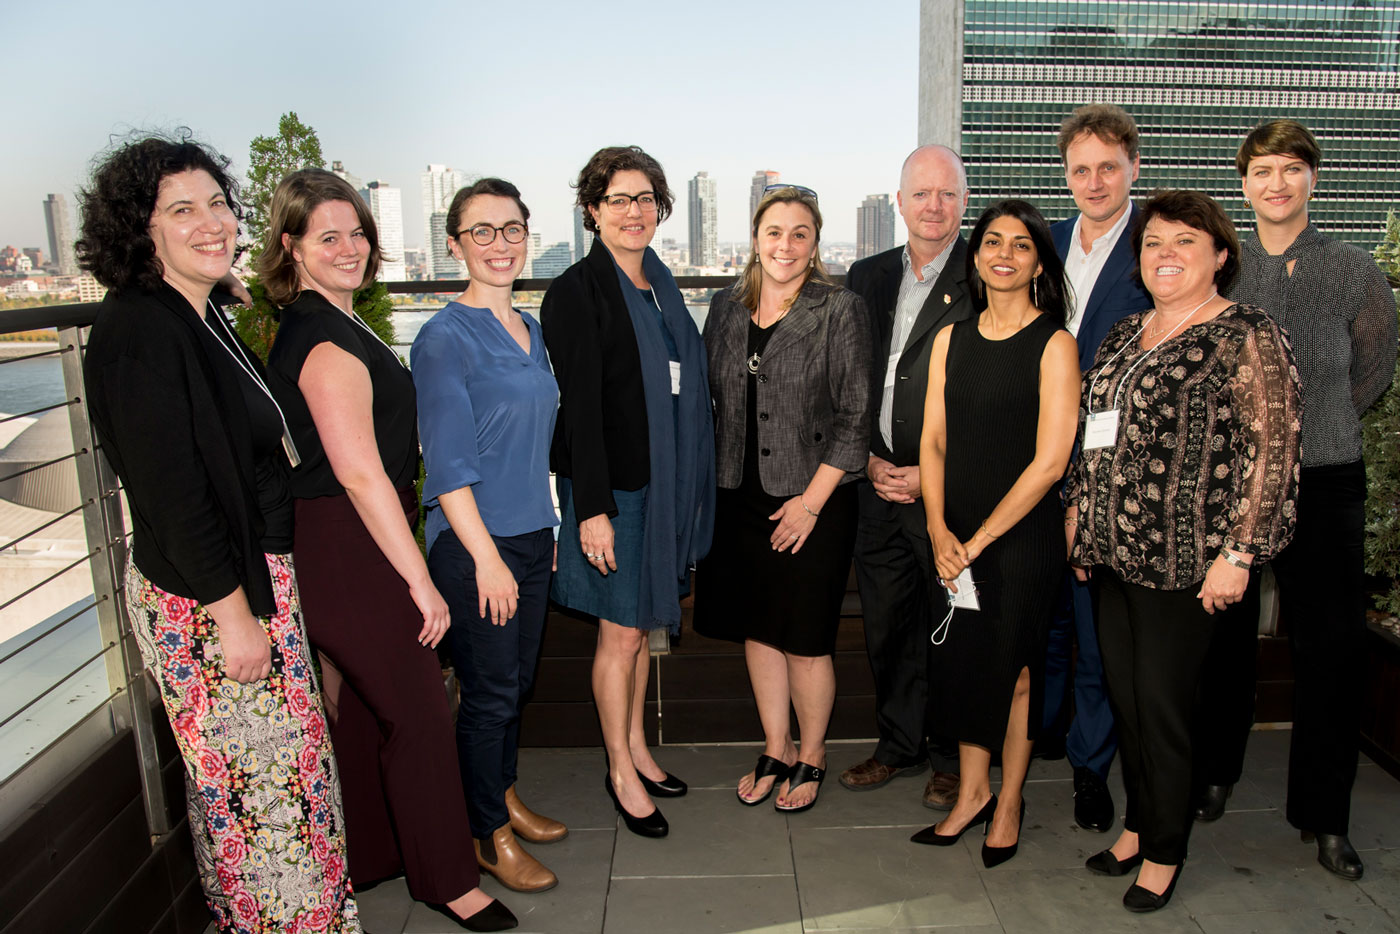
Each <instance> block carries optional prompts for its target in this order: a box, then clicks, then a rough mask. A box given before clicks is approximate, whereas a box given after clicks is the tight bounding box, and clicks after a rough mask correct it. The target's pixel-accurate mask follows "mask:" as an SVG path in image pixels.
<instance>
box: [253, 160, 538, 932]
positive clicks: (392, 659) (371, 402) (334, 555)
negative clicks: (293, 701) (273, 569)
mask: <svg viewBox="0 0 1400 934" xmlns="http://www.w3.org/2000/svg"><path fill="white" fill-rule="evenodd" d="M270 214H271V220H270V223H269V224H268V232H267V241H266V242H265V244H264V247H263V252H262V254H261V255H260V256H259V257H258V271H259V272H260V273H261V275H262V281H263V285H264V286H265V287H266V289H267V295H268V298H269V299H271V300H272V301H273V302H274V303H276V304H277V305H279V306H280V307H281V309H282V322H281V326H280V327H279V329H278V331H277V338H276V340H275V342H274V343H273V345H272V351H271V353H270V354H269V355H268V370H269V372H270V375H271V377H272V389H273V392H274V394H275V395H276V396H277V398H278V400H279V401H280V402H281V403H282V409H283V411H285V412H286V413H287V420H288V422H289V423H290V425H291V429H292V436H293V438H294V439H295V441H296V444H297V447H298V449H299V450H300V453H301V458H302V463H301V466H300V467H298V468H297V469H296V470H295V471H293V473H292V495H293V496H295V497H296V510H297V516H296V518H297V527H296V543H295V546H294V553H295V554H296V557H297V562H298V564H299V565H301V566H302V567H303V572H302V587H303V592H304V596H305V600H306V620H307V627H308V630H309V631H310V635H311V641H312V643H313V644H314V645H315V646H316V649H317V650H318V651H319V652H321V653H322V654H323V655H324V656H325V657H326V658H328V659H329V660H330V661H331V663H332V664H333V665H334V666H335V668H336V670H337V671H338V672H339V673H340V675H341V676H342V677H343V679H344V680H343V682H342V683H341V684H340V687H339V690H338V692H337V693H336V697H335V699H334V701H333V704H332V706H333V708H334V711H335V714H334V716H335V722H334V724H333V726H332V731H333V736H334V739H335V747H336V757H337V761H338V762H339V763H340V769H341V776H342V779H343V781H344V784H345V803H346V804H345V811H346V820H347V821H348V823H349V826H350V828H351V835H352V836H353V837H354V844H353V847H352V849H351V851H350V858H351V866H350V869H351V875H352V877H353V878H355V879H357V880H359V881H360V884H361V885H363V884H365V883H367V882H371V881H375V880H378V879H383V878H387V877H389V876H393V875H397V874H398V873H400V872H402V873H404V874H405V875H406V876H407V878H408V889H409V892H410V893H412V895H413V897H414V898H416V899H419V900H421V901H424V902H426V903H428V904H429V905H430V906H433V907H434V908H435V909H436V910H438V911H440V912H442V913H443V914H446V915H447V916H448V917H450V918H452V919H454V920H455V921H457V922H458V923H459V924H461V925H462V926H463V927H466V928H467V929H468V930H473V931H499V930H505V929H507V928H512V927H515V925H516V919H515V916H514V915H512V914H511V913H510V911H509V910H508V909H506V908H505V907H504V906H503V905H501V903H500V902H497V901H496V900H494V899H492V898H491V897H490V896H489V895H487V894H486V893H484V892H482V891H481V889H480V888H479V887H478V886H477V882H478V873H477V863H476V856H475V854H474V853H473V852H472V845H471V840H472V837H471V830H470V828H469V826H468V821H467V810H466V801H465V799H464V797H463V794H462V778H461V774H460V770H459V769H458V765H457V756H456V749H455V747H454V744H453V738H452V731H451V722H452V718H451V714H450V713H449V712H448V707H447V695H446V693H445V692H444V691H443V689H442V670H441V668H440V667H439V665H438V660H437V654H436V653H435V652H434V651H433V649H434V648H435V647H436V646H437V644H438V642H439V641H440V640H441V639H442V637H443V635H444V634H445V633H446V631H447V625H448V609H447V604H446V603H445V602H444V601H443V599H442V596H441V595H440V594H439V593H438V591H437V588H435V587H434V586H433V582H432V579H431V578H430V577H429V575H428V566H427V563H426V562H425V561H424V560H423V553H422V552H421V551H419V549H418V543H417V542H416V541H414V538H413V529H412V526H413V522H414V520H415V519H416V518H417V512H418V501H417V496H416V494H415V492H414V489H413V481H414V477H415V476H416V474H417V472H418V436H417V419H416V411H415V396H414V391H413V379H412V377H410V376H409V373H408V368H407V367H405V366H404V365H403V363H402V362H401V361H400V360H399V358H398V355H397V354H395V353H394V351H393V350H392V349H390V348H389V347H388V346H387V345H385V344H384V343H383V342H382V341H381V340H380V339H379V338H378V337H377V336H375V334H374V333H373V332H372V331H371V330H370V329H369V326H368V325H367V324H365V323H364V321H362V320H360V318H359V317H358V316H357V315H356V314H355V312H354V307H353V302H354V295H355V290H356V289H358V288H359V287H360V286H361V285H362V284H363V283H365V282H370V281H373V279H374V275H375V273H376V271H377V270H378V267H379V262H380V252H379V242H378V233H377V232H376V230H375V227H374V218H373V217H372V216H370V213H369V209H368V207H367V206H366V205H365V203H364V201H363V200H362V199H361V198H360V197H359V196H358V195H357V194H356V193H355V190H354V189H353V188H351V187H350V186H349V184H347V183H346V182H345V181H344V180H343V179H341V178H339V177H337V176H336V175H334V174H332V173H330V172H327V171H325V170H324V169H302V170H300V171H298V172H293V173H292V174H291V175H289V176H287V177H286V178H285V179H283V180H282V182H281V184H279V185H278V186H277V190H276V191H274V192H273V195H272V204H271V209H270Z"/></svg>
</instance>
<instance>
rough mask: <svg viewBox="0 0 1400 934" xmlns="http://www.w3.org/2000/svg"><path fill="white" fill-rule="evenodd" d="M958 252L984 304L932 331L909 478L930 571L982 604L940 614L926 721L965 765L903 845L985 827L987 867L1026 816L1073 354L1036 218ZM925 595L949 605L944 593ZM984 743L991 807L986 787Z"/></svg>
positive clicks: (945, 839)
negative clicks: (936, 814) (935, 817)
mask: <svg viewBox="0 0 1400 934" xmlns="http://www.w3.org/2000/svg"><path fill="white" fill-rule="evenodd" d="M967 256H968V267H969V268H968V280H969V281H970V282H972V283H973V289H974V294H975V301H977V303H978V304H981V305H984V306H985V307H984V310H982V311H981V313H980V314H979V315H977V316H976V317H974V318H972V319H971V320H968V321H963V322H959V323H957V324H955V325H952V326H951V327H949V328H944V329H943V330H942V331H940V332H939V334H938V336H937V337H936V338H935V340H934V345H933V353H932V356H931V358H930V362H929V395H928V403H927V408H926V410H925V416H924V433H923V440H922V445H921V448H920V456H919V475H920V480H921V485H922V487H923V494H924V503H925V508H926V509H927V511H928V527H929V537H930V539H931V541H932V542H933V548H934V560H935V562H936V564H937V566H938V573H939V576H940V577H942V578H943V579H944V580H946V581H949V582H952V581H953V580H954V579H955V578H957V577H958V576H959V574H961V573H962V572H963V571H964V570H965V569H969V568H970V569H971V578H972V584H973V586H974V592H975V595H976V598H977V603H978V607H977V609H971V608H964V609H957V610H952V609H951V608H950V611H949V612H950V615H951V618H950V619H949V620H947V621H946V626H945V627H940V628H939V629H938V630H937V631H936V632H935V635H934V638H935V641H936V643H937V644H936V645H935V647H934V650H933V666H932V672H931V675H930V688H931V692H930V693H931V697H930V700H931V703H930V705H929V706H930V712H931V714H932V715H933V718H932V720H931V721H930V723H929V729H930V730H934V731H936V732H938V733H941V734H943V735H945V736H952V737H956V738H957V740H958V753H959V760H960V764H961V770H962V774H961V779H960V785H959V794H958V803H957V805H956V806H955V807H954V808H953V810H952V812H951V813H949V815H948V817H947V818H945V819H944V820H943V821H941V822H940V823H938V824H935V825H934V826H932V827H928V828H926V829H924V830H921V831H919V833H917V834H915V835H914V837H913V840H914V842H916V843H929V844H934V845H937V846H948V845H951V844H952V843H954V842H956V841H957V840H958V838H959V837H961V836H962V834H963V832H964V831H965V830H966V829H967V828H968V827H971V826H973V825H974V824H982V825H984V827H986V828H987V830H985V831H984V832H985V833H987V843H986V844H984V845H983V847H982V861H983V863H984V864H986V865H987V866H988V867H991V866H995V865H997V864H998V863H1001V862H1005V861H1006V860H1008V859H1010V858H1011V857H1012V856H1014V855H1015V853H1016V847H1017V845H1018V843H1019V841H1020V825H1021V820H1022V818H1023V816H1024V813H1025V808H1024V806H1023V805H1022V802H1021V786H1022V784H1023V783H1024V781H1025V777H1026V770H1027V767H1028V766H1029V764H1030V752H1031V739H1032V737H1031V735H1030V732H1029V730H1030V725H1031V724H1039V723H1040V715H1039V711H1038V710H1034V709H1032V708H1033V707H1035V706H1036V705H1037V704H1038V703H1039V702H1040V699H1041V698H1042V696H1043V695H1044V684H1043V676H1044V659H1045V637H1046V633H1047V627H1048V623H1049V620H1050V609H1051V602H1052V599H1053V596H1054V593H1055V588H1056V586H1057V581H1058V580H1059V579H1060V575H1061V574H1062V573H1063V570H1064V562H1065V554H1066V553H1065V539H1064V535H1063V533H1062V531H1061V526H1060V520H1061V515H1060V504H1059V497H1058V495H1057V493H1056V488H1057V484H1058V483H1059V481H1060V478H1061V477H1062V476H1063V474H1064V471H1065V465H1066V464H1067V463H1068V461H1069V455H1070V449H1071V447H1072V446H1073V444H1074V434H1075V425H1076V420H1077V416H1078V393H1079V363H1078V351H1077V347H1076V345H1075V342H1074V338H1073V337H1071V336H1070V334H1069V332H1068V331H1066V330H1065V329H1064V322H1065V318H1066V311H1067V309H1066V302H1065V299H1064V269H1063V266H1062V265H1061V263H1060V260H1059V257H1058V256H1057V254H1056V253H1055V249H1054V246H1053V244H1052V241H1051V238H1050V230H1049V227H1048V226H1046V223H1045V219H1044V218H1043V217H1041V215H1040V212H1039V211H1037V210H1036V209H1035V208H1034V207H1033V206H1031V205H1030V204H1028V203H1026V202H1024V201H1015V200H1012V201H1002V202H1000V203H998V204H994V205H992V206H991V207H990V208H988V209H987V210H986V211H985V212H984V213H983V214H982V216H981V217H980V218H979V219H978V221H977V225H976V227H974V228H973V231H972V236H971V238H970V241H969V246H968V251H967ZM965 581H966V578H964V582H965ZM953 586H954V587H956V586H957V585H953ZM965 586H966V583H964V587H965ZM964 596H965V593H964ZM933 599H934V605H935V606H939V605H943V604H945V603H946V600H945V598H944V594H943V593H942V592H941V591H940V592H938V593H935V594H934V595H933ZM995 747H1000V748H1001V751H1002V785H1001V797H1000V802H998V797H997V796H996V795H995V794H993V793H992V790H991V779H990V769H991V750H992V749H993V748H995Z"/></svg>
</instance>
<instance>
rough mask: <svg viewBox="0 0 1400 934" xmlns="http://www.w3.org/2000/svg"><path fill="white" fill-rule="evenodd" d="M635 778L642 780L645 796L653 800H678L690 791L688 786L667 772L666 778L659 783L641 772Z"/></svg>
mask: <svg viewBox="0 0 1400 934" xmlns="http://www.w3.org/2000/svg"><path fill="white" fill-rule="evenodd" d="M637 777H638V778H640V779H641V780H642V787H643V788H645V789H646V790H647V794H649V795H651V796H652V797H653V798H679V797H680V796H681V795H683V794H685V793H686V792H687V791H689V790H690V786H689V785H687V784H686V783H685V782H683V781H681V780H680V779H679V778H676V776H674V775H672V774H671V773H670V772H667V773H666V777H665V778H663V779H662V780H661V781H659V782H654V781H652V780H651V779H649V778H647V777H646V776H645V775H643V774H642V773H641V772H638V773H637Z"/></svg>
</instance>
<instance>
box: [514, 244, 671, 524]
mask: <svg viewBox="0 0 1400 934" xmlns="http://www.w3.org/2000/svg"><path fill="white" fill-rule="evenodd" d="M540 324H541V325H542V326H543V328H544V344H545V347H546V348H548V350H549V360H550V363H552V364H553V365H554V378H555V379H556V380H558V382H559V417H558V419H557V420H556V421H555V424H554V442H553V444H552V446H551V447H550V452H549V468H550V470H552V471H554V472H555V473H556V474H558V475H560V476H561V477H569V478H570V479H571V480H572V481H573V485H574V512H575V514H576V515H577V516H578V518H579V521H580V522H581V521H583V520H584V519H590V518H592V517H593V516H598V515H607V516H609V517H613V516H616V515H617V504H616V503H615V502H613V495H612V491H613V490H640V489H641V488H642V487H644V486H646V485H647V483H648V482H649V481H650V479H651V455H650V454H649V453H648V452H649V450H650V449H649V448H648V441H649V436H648V432H647V410H646V395H645V393H644V391H643V389H642V358H641V354H640V352H639V351H638V350H637V334H636V332H635V331H634V330H633V329H632V317H631V315H629V314H628V312H627V302H626V300H625V299H624V298H623V297H622V286H620V285H619V284H618V281H617V269H616V267H615V265H614V264H613V259H612V254H611V253H609V252H608V248H607V247H605V246H604V245H603V241H602V240H599V239H595V240H594V241H593V249H592V250H590V251H589V253H588V255H587V256H585V257H584V258H583V259H581V260H579V261H578V262H577V263H574V264H573V265H572V266H570V267H569V268H568V269H566V270H564V272H563V273H561V274H560V275H559V277H558V278H556V279H555V280H554V282H553V283H551V284H550V286H549V291H548V292H546V293H545V295H544V301H543V302H541V303H540Z"/></svg>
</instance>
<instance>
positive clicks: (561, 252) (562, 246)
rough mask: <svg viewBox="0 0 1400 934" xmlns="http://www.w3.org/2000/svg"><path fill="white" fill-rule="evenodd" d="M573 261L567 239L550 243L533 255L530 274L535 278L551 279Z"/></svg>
mask: <svg viewBox="0 0 1400 934" xmlns="http://www.w3.org/2000/svg"><path fill="white" fill-rule="evenodd" d="M573 263H574V257H573V252H572V250H570V248H569V241H567V240H560V241H559V242H558V243H551V244H550V245H549V246H547V247H545V248H544V249H543V250H541V251H540V252H539V253H538V254H536V256H535V262H534V264H533V269H532V271H531V276H532V277H533V278H536V279H552V278H554V277H555V276H557V275H559V274H560V273H561V272H563V271H564V270H566V269H568V268H569V267H570V266H572V265H573Z"/></svg>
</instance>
